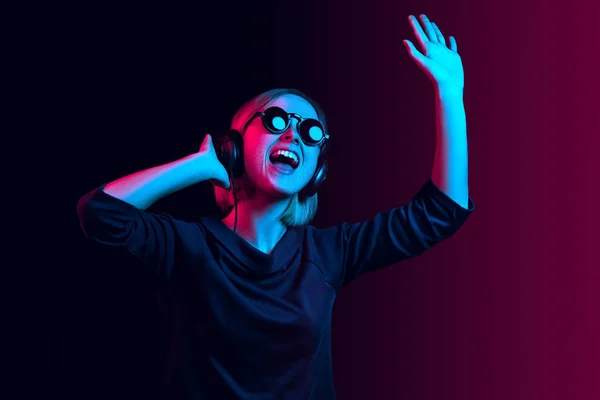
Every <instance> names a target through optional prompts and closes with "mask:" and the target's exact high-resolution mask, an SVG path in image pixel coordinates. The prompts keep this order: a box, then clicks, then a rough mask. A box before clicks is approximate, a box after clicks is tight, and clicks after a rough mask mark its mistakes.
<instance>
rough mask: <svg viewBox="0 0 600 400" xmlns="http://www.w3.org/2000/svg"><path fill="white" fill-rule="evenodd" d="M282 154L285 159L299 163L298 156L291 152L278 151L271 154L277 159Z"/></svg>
mask: <svg viewBox="0 0 600 400" xmlns="http://www.w3.org/2000/svg"><path fill="white" fill-rule="evenodd" d="M280 154H281V155H283V156H285V157H288V158H291V159H292V160H294V161H295V162H296V163H298V156H297V155H296V154H295V153H292V152H291V151H287V150H277V151H274V152H273V154H271V156H273V157H276V156H278V155H280Z"/></svg>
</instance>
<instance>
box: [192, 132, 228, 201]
mask: <svg viewBox="0 0 600 400" xmlns="http://www.w3.org/2000/svg"><path fill="white" fill-rule="evenodd" d="M198 154H199V155H201V156H202V158H203V159H204V160H205V162H207V163H209V164H210V165H211V166H212V176H213V178H212V179H210V180H209V181H210V182H211V183H212V184H213V185H215V186H218V187H220V188H223V189H229V187H230V186H231V184H230V182H229V175H228V174H227V170H226V169H225V167H224V166H223V164H221V162H220V161H219V158H218V157H217V152H216V151H215V146H214V145H213V141H212V137H211V136H210V134H208V133H207V134H206V136H205V137H204V140H203V141H202V146H200V150H199V151H198Z"/></svg>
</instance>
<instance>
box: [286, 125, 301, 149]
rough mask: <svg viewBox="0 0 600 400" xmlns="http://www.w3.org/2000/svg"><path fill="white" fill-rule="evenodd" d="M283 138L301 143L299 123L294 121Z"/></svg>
mask: <svg viewBox="0 0 600 400" xmlns="http://www.w3.org/2000/svg"><path fill="white" fill-rule="evenodd" d="M283 138H284V139H285V140H288V141H292V142H294V143H296V144H300V134H299V133H298V124H297V123H294V122H292V123H291V124H290V127H289V128H288V130H287V131H285V133H284V134H283Z"/></svg>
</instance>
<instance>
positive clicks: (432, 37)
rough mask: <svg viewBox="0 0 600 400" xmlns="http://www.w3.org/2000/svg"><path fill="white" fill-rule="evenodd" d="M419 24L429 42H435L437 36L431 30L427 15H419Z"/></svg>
mask: <svg viewBox="0 0 600 400" xmlns="http://www.w3.org/2000/svg"><path fill="white" fill-rule="evenodd" d="M421 22H422V23H423V26H424V27H425V33H427V37H428V38H429V40H431V41H432V42H437V41H438V39H437V35H436V34H435V30H434V29H433V26H431V22H430V21H429V18H427V15H425V14H421Z"/></svg>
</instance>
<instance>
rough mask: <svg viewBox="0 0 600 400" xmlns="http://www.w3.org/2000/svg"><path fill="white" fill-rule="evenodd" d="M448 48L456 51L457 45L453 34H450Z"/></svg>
mask: <svg viewBox="0 0 600 400" xmlns="http://www.w3.org/2000/svg"><path fill="white" fill-rule="evenodd" d="M449 39H450V50H452V51H454V52H458V45H457V44H456V39H454V36H450V38H449Z"/></svg>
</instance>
